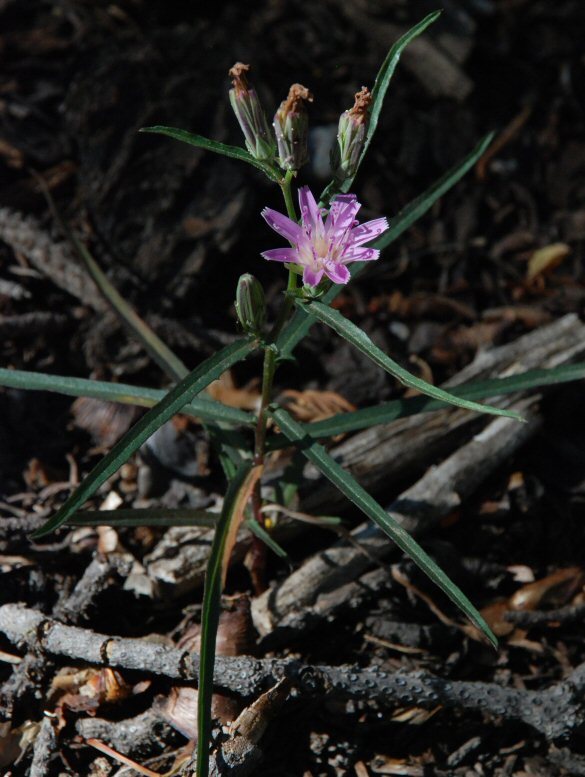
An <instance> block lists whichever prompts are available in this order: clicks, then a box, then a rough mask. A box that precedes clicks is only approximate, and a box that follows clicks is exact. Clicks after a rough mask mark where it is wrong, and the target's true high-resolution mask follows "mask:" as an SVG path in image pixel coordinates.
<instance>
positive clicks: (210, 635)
mask: <svg viewBox="0 0 585 777" xmlns="http://www.w3.org/2000/svg"><path fill="white" fill-rule="evenodd" d="M250 469H251V466H250V464H243V465H242V466H241V467H240V468H239V469H238V471H237V473H236V475H235V477H234V478H233V480H232V481H231V483H230V485H229V488H228V491H227V494H226V496H225V499H224V503H223V509H222V511H221V517H220V519H219V522H218V524H217V528H216V530H215V535H214V537H213V542H212V544H211V552H210V555H209V561H208V563H207V571H206V573H205V590H204V593H203V609H202V612H201V651H200V656H199V694H198V697H197V733H198V737H197V772H196V774H197V777H207V775H208V772H209V740H210V738H211V697H212V694H213V672H214V668H215V642H216V638H217V627H218V624H219V613H220V606H221V591H222V570H223V568H224V565H225V561H226V559H225V557H226V551H227V540H228V534H229V532H230V526H231V524H232V521H233V519H234V515H235V512H236V509H237V504H238V500H239V496H240V491H241V490H242V488H243V487H244V484H245V483H246V480H247V478H248V475H249V473H250Z"/></svg>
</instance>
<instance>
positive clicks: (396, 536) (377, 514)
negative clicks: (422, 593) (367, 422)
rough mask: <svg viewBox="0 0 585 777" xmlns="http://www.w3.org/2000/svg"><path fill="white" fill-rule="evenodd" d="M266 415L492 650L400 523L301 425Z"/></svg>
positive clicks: (466, 604) (454, 589)
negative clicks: (459, 613)
mask: <svg viewBox="0 0 585 777" xmlns="http://www.w3.org/2000/svg"><path fill="white" fill-rule="evenodd" d="M269 414H270V415H271V416H272V418H274V420H275V421H276V423H277V424H278V425H279V427H280V428H281V429H282V431H283V433H284V434H285V435H286V436H287V437H288V439H289V440H290V441H291V442H292V443H294V444H295V445H296V447H297V448H298V449H299V450H300V451H301V453H302V454H303V455H304V456H305V457H306V458H307V459H308V460H309V461H310V462H312V463H313V464H314V465H315V466H316V467H317V468H318V469H319V470H320V471H321V472H322V473H323V474H324V475H325V477H326V478H327V479H328V480H330V481H331V483H333V485H334V486H336V487H337V488H338V489H339V490H340V491H341V493H342V494H343V495H344V496H346V497H347V498H348V499H349V500H350V501H351V502H353V504H355V505H356V507H358V508H359V509H360V510H361V511H362V512H363V513H365V515H367V516H368V518H370V519H371V520H372V521H373V522H374V523H375V524H376V525H377V526H379V527H380V529H382V531H383V532H385V533H386V534H387V535H388V536H389V537H390V539H391V540H393V542H395V543H396V544H397V545H398V547H399V548H400V549H401V550H403V551H404V552H405V553H406V554H408V555H409V556H410V558H411V559H412V560H413V561H414V562H415V564H417V565H418V566H419V567H420V568H421V569H422V571H423V572H424V573H425V574H426V575H427V576H428V577H429V578H430V579H431V580H432V581H433V582H434V583H436V585H437V586H438V587H439V588H440V589H441V591H443V592H444V593H445V594H446V595H447V596H448V597H449V598H450V599H451V601H452V602H454V603H455V604H456V605H457V607H459V609H460V610H461V611H462V612H463V613H465V615H466V616H467V617H468V618H469V620H470V621H471V622H472V623H473V624H474V625H475V626H477V628H478V629H480V630H481V631H482V632H483V633H484V634H485V635H486V637H487V638H488V640H489V641H490V642H491V644H492V645H493V646H494V647H496V646H497V644H498V643H497V640H496V637H495V636H494V634H493V633H492V631H491V630H490V628H489V626H488V625H487V623H486V622H485V621H484V619H483V618H482V617H481V615H480V614H479V612H478V611H477V610H476V608H475V607H474V606H473V604H472V603H471V602H470V601H469V599H468V598H467V597H466V596H465V594H464V593H463V592H462V591H461V589H460V588H459V587H458V586H456V585H455V583H453V582H452V581H451V580H450V579H449V578H448V577H447V575H446V574H445V573H444V572H443V571H442V570H441V569H440V567H438V566H437V564H436V563H435V562H434V561H433V559H432V558H431V557H430V556H429V555H428V554H427V553H426V552H425V551H424V550H423V549H422V548H421V547H420V545H419V544H418V543H417V542H416V540H414V539H413V538H412V537H411V536H410V535H409V534H408V533H407V532H406V531H405V530H404V529H403V528H402V527H401V526H400V524H399V523H398V522H397V521H396V520H395V519H394V518H393V517H392V516H391V515H390V514H389V513H387V512H386V510H384V508H383V507H382V506H381V505H380V504H378V502H376V500H375V499H374V498H373V497H372V496H370V494H368V492H367V491H366V490H365V489H364V488H362V487H361V486H360V484H359V483H358V482H357V481H356V480H354V478H353V477H352V476H351V475H350V474H349V473H348V472H346V471H345V470H344V469H343V468H342V467H341V466H340V465H339V464H338V463H337V462H336V461H335V459H333V458H332V457H331V456H330V455H329V454H328V453H327V451H326V450H325V448H323V446H321V445H319V443H316V442H314V441H313V440H312V439H311V438H310V437H309V436H308V435H307V433H306V431H305V429H304V428H303V426H302V425H301V424H299V423H298V422H297V421H295V420H294V419H293V418H292V417H291V416H290V415H289V414H288V413H287V412H286V410H283V409H282V408H278V407H274V406H273V407H271V408H270V410H269Z"/></svg>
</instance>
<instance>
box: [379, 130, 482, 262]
mask: <svg viewBox="0 0 585 777" xmlns="http://www.w3.org/2000/svg"><path fill="white" fill-rule="evenodd" d="M493 137H494V133H493V132H490V133H489V134H488V135H486V136H485V137H484V138H482V139H481V140H480V141H479V143H478V144H477V145H476V146H475V148H474V149H473V151H471V152H470V153H469V154H468V155H467V156H466V157H465V158H464V159H462V160H461V162H458V163H457V164H456V165H455V167H452V168H451V169H450V170H448V171H447V172H446V173H445V175H443V176H442V177H441V178H439V180H438V181H435V183H434V184H433V185H432V186H431V188H430V189H427V191H426V192H423V193H422V194H420V195H419V196H418V197H416V198H415V199H414V200H412V202H409V203H408V205H406V207H404V208H403V209H402V210H401V211H400V213H399V214H398V215H397V216H396V217H395V218H393V219H391V221H390V229H389V230H388V231H387V232H385V233H384V234H383V235H380V237H379V238H378V239H377V240H376V241H375V242H374V243H372V246H373V247H374V248H378V249H383V248H386V247H387V246H389V245H390V244H391V243H393V242H394V241H395V240H396V239H397V238H399V237H400V235H401V234H402V233H403V232H404V231H405V230H407V229H408V228H409V227H411V226H412V225H413V224H414V223H415V222H416V221H418V220H419V219H420V218H421V216H424V215H425V213H426V212H427V211H428V210H429V208H430V207H431V206H432V205H433V204H434V203H435V202H436V201H437V200H439V199H440V198H441V197H442V196H443V195H444V194H445V193H446V192H448V191H449V189H451V188H453V186H454V185H455V184H456V183H457V182H458V181H459V180H460V179H461V178H463V176H464V175H465V174H466V173H467V172H468V171H469V170H470V169H471V168H472V167H473V166H474V165H475V163H476V162H477V160H478V159H481V157H482V156H483V155H484V154H485V152H486V151H487V149H488V147H489V145H490V144H491V142H492V140H493Z"/></svg>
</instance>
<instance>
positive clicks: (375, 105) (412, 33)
mask: <svg viewBox="0 0 585 777" xmlns="http://www.w3.org/2000/svg"><path fill="white" fill-rule="evenodd" d="M440 15H441V11H434V12H433V13H430V14H428V16H425V18H424V19H422V20H421V21H420V22H419V23H418V24H415V25H414V27H411V29H410V30H408V31H407V32H405V33H404V35H402V36H401V37H400V38H399V39H398V40H397V41H396V43H394V44H393V46H392V47H391V48H390V50H389V51H388V54H387V55H386V59H385V60H384V62H382V65H381V67H380V70H378V74H377V75H376V80H375V82H374V86H373V88H372V107H371V109H370V120H369V122H368V131H367V134H366V140H365V142H364V147H363V148H362V152H361V154H360V158H359V162H358V164H357V166H356V169H355V173H354V174H353V175H352V176H351V177H350V178H346V180H345V181H344V182H343V183H342V184H341V186H338V185H337V184H336V182H335V181H332V182H331V183H330V184H329V185H328V186H327V187H326V188H325V189H324V191H323V192H322V193H321V203H322V204H323V205H328V204H329V201H330V200H331V198H332V197H333V196H334V195H335V194H336V193H338V192H349V190H350V189H351V187H352V185H353V182H354V179H355V176H356V175H357V171H358V170H359V167H360V165H361V164H362V162H363V161H364V158H365V156H366V154H367V153H368V149H369V147H370V143H371V142H372V138H373V137H374V133H375V132H376V128H377V127H378V122H379V120H380V114H381V113H382V108H383V107H384V99H385V97H386V93H387V91H388V87H389V86H390V81H391V80H392V76H393V75H394V71H395V70H396V66H397V65H398V62H399V60H400V57H401V55H402V52H403V51H404V49H405V48H406V47H407V46H408V44H409V43H412V41H413V40H414V39H415V38H417V37H418V36H419V35H420V34H421V33H423V32H424V31H425V30H426V29H427V27H429V26H430V25H431V24H433V23H434V22H435V21H436V20H437V19H438V18H439V16H440Z"/></svg>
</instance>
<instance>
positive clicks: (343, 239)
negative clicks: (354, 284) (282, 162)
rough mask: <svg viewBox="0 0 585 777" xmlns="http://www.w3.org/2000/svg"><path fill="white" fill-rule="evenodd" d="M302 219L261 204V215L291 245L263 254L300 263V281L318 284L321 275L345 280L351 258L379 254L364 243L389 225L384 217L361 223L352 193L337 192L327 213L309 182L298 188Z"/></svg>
mask: <svg viewBox="0 0 585 777" xmlns="http://www.w3.org/2000/svg"><path fill="white" fill-rule="evenodd" d="M299 206H300V209H301V223H300V224H297V223H296V222H294V221H293V220H292V219H289V218H288V216H285V215H284V214H283V213H279V212H278V211H276V210H272V209H271V208H264V210H263V211H262V216H263V218H264V219H265V220H266V223H267V224H268V226H270V227H272V229H274V230H275V232H278V234H279V235H282V236H283V237H285V238H286V239H287V240H288V241H289V242H290V244H291V247H290V248H273V249H271V250H270V251H264V252H263V253H262V256H263V257H264V258H265V259H269V260H271V261H274V262H289V263H291V264H297V265H299V267H302V272H303V283H305V284H307V285H308V286H317V285H318V284H319V283H320V282H321V279H322V278H323V275H326V276H327V277H328V278H329V279H330V280H332V281H333V282H334V283H347V282H348V280H349V278H350V274H349V270H348V269H347V265H348V264H351V262H368V261H372V260H375V259H377V258H378V257H379V255H380V252H379V251H378V250H377V249H375V248H367V247H366V246H365V244H366V243H369V242H370V241H371V240H374V239H375V238H377V237H379V236H380V235H381V234H382V233H383V232H385V231H386V230H387V229H388V222H387V221H386V219H385V218H381V219H374V220H373V221H366V222H365V223H364V224H360V223H359V222H358V221H357V220H356V218H355V217H356V214H357V212H358V210H359V209H360V207H361V205H360V203H359V202H358V201H357V198H356V196H355V194H339V195H338V196H337V197H335V198H334V199H333V201H332V202H331V207H330V209H329V213H328V214H327V215H326V218H325V220H323V216H324V215H325V213H324V212H323V211H322V210H321V209H319V207H318V205H317V203H316V202H315V198H314V197H313V195H312V194H311V192H310V190H309V187H308V186H303V187H302V188H301V189H299Z"/></svg>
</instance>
